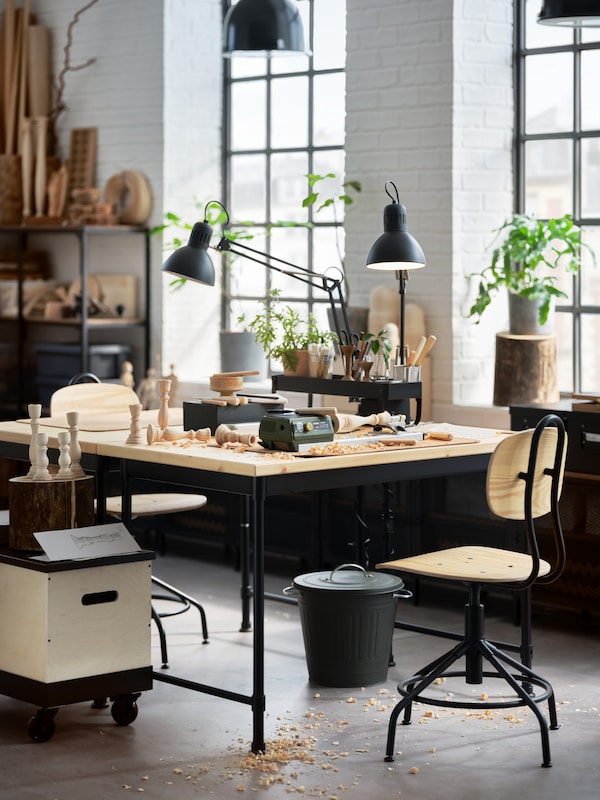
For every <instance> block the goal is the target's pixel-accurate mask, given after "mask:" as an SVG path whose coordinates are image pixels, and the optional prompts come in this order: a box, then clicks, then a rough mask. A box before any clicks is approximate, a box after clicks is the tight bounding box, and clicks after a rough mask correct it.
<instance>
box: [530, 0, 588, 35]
mask: <svg viewBox="0 0 600 800" xmlns="http://www.w3.org/2000/svg"><path fill="white" fill-rule="evenodd" d="M538 22H541V23H542V25H559V26H561V27H565V28H583V27H590V28H597V27H600V0H544V2H543V3H542V10H541V11H540V13H539V16H538Z"/></svg>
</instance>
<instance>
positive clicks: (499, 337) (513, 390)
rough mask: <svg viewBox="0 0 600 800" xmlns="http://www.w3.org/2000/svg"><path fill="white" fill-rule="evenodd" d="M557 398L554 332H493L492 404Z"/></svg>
mask: <svg viewBox="0 0 600 800" xmlns="http://www.w3.org/2000/svg"><path fill="white" fill-rule="evenodd" d="M558 399H559V391H558V382H557V348H556V335H555V334H547V335H530V336H525V335H520V336H518V335H516V334H511V333H498V334H496V368H495V376H494V405H496V406H511V405H518V404H521V403H555V402H557V401H558Z"/></svg>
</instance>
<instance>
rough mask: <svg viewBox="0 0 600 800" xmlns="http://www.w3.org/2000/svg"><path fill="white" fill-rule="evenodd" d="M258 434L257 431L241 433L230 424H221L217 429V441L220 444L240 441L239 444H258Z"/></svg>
mask: <svg viewBox="0 0 600 800" xmlns="http://www.w3.org/2000/svg"><path fill="white" fill-rule="evenodd" d="M257 440H258V436H257V435H256V434H255V433H239V432H238V431H234V430H232V429H231V428H230V427H229V426H228V425H219V427H218V428H217V430H216V431H215V441H216V442H217V444H218V445H221V446H222V445H224V444H228V443H231V442H233V443H235V442H238V443H239V444H247V445H253V444H256V442H257Z"/></svg>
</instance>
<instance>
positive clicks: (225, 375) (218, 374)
mask: <svg viewBox="0 0 600 800" xmlns="http://www.w3.org/2000/svg"><path fill="white" fill-rule="evenodd" d="M246 375H260V372H259V370H257V369H248V370H246V371H245V372H244V371H242V372H215V373H213V375H212V377H213V378H244V377H245V376H246Z"/></svg>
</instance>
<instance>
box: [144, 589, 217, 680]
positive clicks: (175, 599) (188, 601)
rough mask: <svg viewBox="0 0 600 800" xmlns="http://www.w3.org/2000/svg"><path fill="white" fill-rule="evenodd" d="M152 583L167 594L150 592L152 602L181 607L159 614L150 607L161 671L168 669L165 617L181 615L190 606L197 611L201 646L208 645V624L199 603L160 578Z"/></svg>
mask: <svg viewBox="0 0 600 800" xmlns="http://www.w3.org/2000/svg"><path fill="white" fill-rule="evenodd" d="M152 583H153V584H154V585H155V586H159V587H160V588H162V589H164V590H165V591H166V592H168V593H169V594H162V593H161V594H156V593H155V592H152V599H153V600H164V601H167V602H172V603H178V604H179V605H180V606H181V607H180V608H178V609H176V610H175V611H161V612H160V613H159V612H158V611H156V609H155V608H154V606H152V619H153V620H154V623H155V624H156V628H157V631H158V638H159V642H160V655H161V661H162V664H161V669H168V668H169V657H168V651H167V637H166V635H165V629H164V627H163V624H162V620H163V619H164V618H165V617H173V616H176V615H177V614H183V613H184V612H185V611H188V610H189V609H190V608H191V607H192V606H193V607H194V608H196V609H198V613H199V614H200V622H201V625H202V644H208V623H207V621H206V612H205V611H204V608H203V607H202V606H201V605H200V603H199V602H198V601H197V600H196V599H195V598H193V597H191V596H190V595H189V594H186V593H185V592H182V591H181V589H177V588H176V587H175V586H171V585H170V584H169V583H167V582H166V581H163V580H161V579H160V578H157V577H155V576H154V575H153V576H152Z"/></svg>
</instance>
